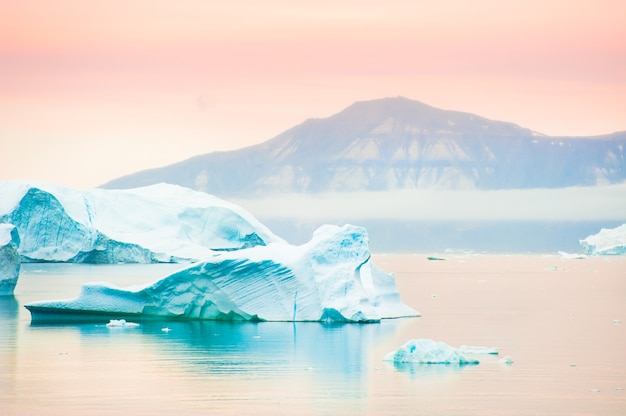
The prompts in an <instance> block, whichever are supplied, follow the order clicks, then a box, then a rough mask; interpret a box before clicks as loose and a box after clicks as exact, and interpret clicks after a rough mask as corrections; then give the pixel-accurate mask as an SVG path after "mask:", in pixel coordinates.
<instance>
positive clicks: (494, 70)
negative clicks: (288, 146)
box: [0, 0, 626, 187]
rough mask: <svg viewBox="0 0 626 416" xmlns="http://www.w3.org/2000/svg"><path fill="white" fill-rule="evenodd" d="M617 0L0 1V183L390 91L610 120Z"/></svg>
mask: <svg viewBox="0 0 626 416" xmlns="http://www.w3.org/2000/svg"><path fill="white" fill-rule="evenodd" d="M624 22H626V1H624V0H593V1H589V0H577V1H571V0H541V1H535V0H509V1H501V0H475V1H472V0H466V1H461V0H455V1H453V0H439V1H432V0H429V1H421V0H406V1H399V0H386V1H384V2H383V1H366V0H358V1H357V0H354V1H353V0H345V1H344V0H334V1H326V0H316V1H295V2H294V1H286V0H285V1H278V0H265V1H251V0H249V1H244V0H241V1H238V0H234V1H229V2H213V1H204V0H197V1H193V0H187V1H185V0H176V1H167V0H162V1H153V0H124V1H121V0H120V1H118V0H108V1H91V0H58V1H48V0H29V1H10V0H0V144H1V148H0V155H1V156H0V157H1V159H0V180H7V179H38V180H42V181H47V182H55V183H59V184H64V185H68V186H76V187H92V186H97V185H99V184H101V183H103V182H106V181H108V180H109V179H113V178H115V177H118V176H121V175H123V174H127V173H132V172H135V171H138V170H141V169H145V168H149V167H158V166H162V165H165V164H169V163H173V162H177V161H179V160H182V159H184V158H187V157H190V156H193V155H196V154H200V153H207V152H211V151H214V150H225V149H234V148H240V147H243V146H247V145H250V144H254V143H258V142H261V141H265V140H267V139H270V138H272V137H274V136H275V135H277V134H279V133H281V132H282V131H284V130H286V129H288V128H290V127H292V126H293V125H295V124H298V123H300V122H302V121H304V120H305V119H306V118H310V117H326V116H329V115H332V114H334V113H336V112H338V111H340V110H342V109H343V108H344V107H346V106H348V105H350V104H351V103H353V102H354V101H359V100H368V99H375V98H382V97H389V96H397V95H402V96H405V97H408V98H412V99H416V100H419V101H422V102H425V103H427V104H430V105H433V106H436V107H440V108H444V109H450V110H460V111H467V112H471V113H475V114H479V115H481V116H484V117H488V118H492V119H497V120H505V121H512V122H515V123H517V124H520V125H522V126H524V127H528V128H531V129H533V130H536V131H540V132H542V133H545V134H551V135H574V134H577V135H593V134H604V133H611V132H614V131H618V130H626V41H625V40H624V39H626V24H625V23H624Z"/></svg>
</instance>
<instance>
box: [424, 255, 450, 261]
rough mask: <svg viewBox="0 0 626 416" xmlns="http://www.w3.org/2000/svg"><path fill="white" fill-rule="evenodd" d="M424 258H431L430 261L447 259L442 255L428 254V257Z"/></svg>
mask: <svg viewBox="0 0 626 416" xmlns="http://www.w3.org/2000/svg"><path fill="white" fill-rule="evenodd" d="M426 258H427V259H428V260H431V261H439V260H447V259H446V258H444V257H438V256H428V257H426Z"/></svg>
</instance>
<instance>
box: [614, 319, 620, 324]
mask: <svg viewBox="0 0 626 416" xmlns="http://www.w3.org/2000/svg"><path fill="white" fill-rule="evenodd" d="M613 323H614V324H621V323H622V321H621V320H619V319H613Z"/></svg>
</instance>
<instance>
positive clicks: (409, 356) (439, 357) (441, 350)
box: [384, 338, 485, 365]
mask: <svg viewBox="0 0 626 416" xmlns="http://www.w3.org/2000/svg"><path fill="white" fill-rule="evenodd" d="M466 349H467V350H468V351H469V350H470V349H473V350H477V348H476V347H466ZM481 353H485V351H482V350H481ZM384 361H391V362H393V363H395V364H409V363H412V364H453V365H468V364H479V363H480V361H478V360H477V359H475V358H472V357H471V356H470V355H469V352H465V351H463V349H461V348H454V347H451V346H450V345H448V344H446V343H445V342H442V341H434V340H432V339H423V338H421V339H412V340H410V341H408V342H407V343H406V344H404V345H403V346H401V347H400V348H398V349H397V350H396V351H393V352H390V353H389V354H387V355H386V356H385V358H384Z"/></svg>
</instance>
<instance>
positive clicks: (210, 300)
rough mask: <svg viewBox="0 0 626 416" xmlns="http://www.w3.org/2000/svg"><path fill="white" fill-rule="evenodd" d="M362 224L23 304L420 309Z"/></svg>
mask: <svg viewBox="0 0 626 416" xmlns="http://www.w3.org/2000/svg"><path fill="white" fill-rule="evenodd" d="M370 257H371V254H370V251H369V241H368V236H367V232H366V230H365V229H364V228H362V227H357V226H353V225H345V226H343V227H338V226H333V225H325V226H322V227H320V228H319V229H318V230H317V231H316V232H315V234H314V235H313V238H312V239H311V241H310V242H309V243H307V244H303V245H300V246H294V245H290V244H287V243H284V242H275V243H271V244H269V245H267V246H260V245H259V246H256V247H252V248H247V249H241V250H236V251H225V252H221V253H214V254H213V255H212V256H210V257H208V258H206V259H205V260H203V261H201V262H198V263H196V264H193V265H191V266H188V267H186V268H184V269H182V270H180V271H178V272H175V273H173V274H171V275H169V276H167V277H164V278H163V279H161V280H158V281H156V282H154V283H152V284H148V285H146V286H142V287H133V288H128V289H122V288H117V287H113V286H111V285H109V284H106V283H91V284H85V285H83V287H82V291H81V293H80V295H79V296H78V297H77V298H75V299H70V300H57V301H41V302H33V303H29V304H27V305H25V307H26V308H27V309H28V310H29V311H30V312H31V315H32V321H33V323H42V322H48V323H52V322H54V323H60V322H87V321H88V322H107V321H108V320H111V319H115V320H119V319H131V318H132V320H133V321H136V320H145V319H186V320H193V319H207V320H233V321H292V322H295V321H318V322H378V321H380V320H381V319H387V318H401V317H414V316H419V313H418V312H417V311H415V310H414V309H413V308H411V307H409V306H407V305H406V304H404V303H403V302H402V300H401V299H400V295H399V293H398V290H397V288H396V284H395V279H394V277H393V276H392V275H390V274H387V273H385V272H383V271H381V270H380V269H378V268H377V267H376V266H375V265H374V264H372V262H371V259H370Z"/></svg>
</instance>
